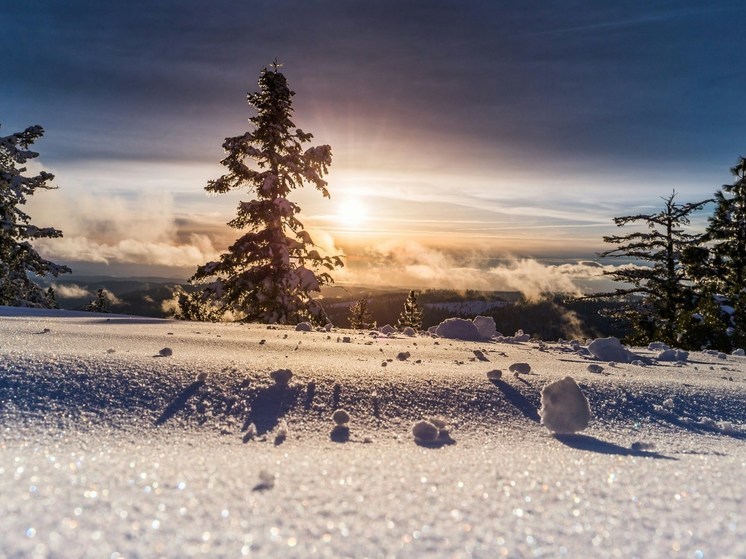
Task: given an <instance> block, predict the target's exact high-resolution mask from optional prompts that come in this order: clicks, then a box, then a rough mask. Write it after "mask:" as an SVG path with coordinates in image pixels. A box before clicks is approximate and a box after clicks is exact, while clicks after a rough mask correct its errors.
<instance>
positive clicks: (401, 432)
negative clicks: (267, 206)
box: [0, 307, 746, 557]
mask: <svg viewBox="0 0 746 559" xmlns="http://www.w3.org/2000/svg"><path fill="white" fill-rule="evenodd" d="M467 322H469V323H470V325H471V326H466V325H465V324H464V323H456V322H451V323H449V324H448V325H445V326H444V325H441V327H439V328H440V333H439V334H437V333H433V334H425V333H415V332H414V331H412V332H408V333H407V334H408V335H405V334H404V333H402V332H399V331H397V330H396V329H393V328H391V329H390V330H387V331H386V332H383V331H379V330H364V331H350V330H337V329H334V328H315V327H311V326H310V325H308V327H303V328H299V329H296V328H295V327H292V326H266V325H258V324H252V325H239V324H211V323H196V322H182V321H168V320H158V319H144V318H139V317H128V316H121V315H98V314H95V313H70V312H63V311H51V310H50V311H42V310H31V309H11V308H7V307H4V308H0V345H1V347H2V348H3V352H2V354H1V355H0V402H1V405H0V418H1V421H2V427H3V431H2V444H0V474H2V475H0V492H1V494H2V495H3V499H2V502H1V504H0V508H1V509H2V510H0V533H2V534H3V537H2V541H0V557H49V556H55V557H103V556H105V557H131V556H140V557H144V556H162V557H196V556H210V557H240V556H256V557H308V556H321V557H343V556H344V557H433V556H435V557H475V556H476V557H499V556H507V557H556V556H568V557H580V556H584V557H590V556H592V557H617V556H621V557H633V556H645V557H743V556H746V543H745V542H746V538H744V535H746V533H745V530H744V525H745V524H744V522H745V519H744V513H743V506H742V502H741V497H740V496H741V495H742V493H743V491H744V489H745V487H744V482H743V479H744V476H743V475H739V474H742V473H743V464H744V462H745V461H746V451H745V450H744V444H743V442H744V438H746V411H745V410H744V407H743V402H744V401H746V384H745V383H746V357H743V355H742V354H736V355H726V354H721V353H718V352H709V353H706V352H689V353H687V352H681V353H677V351H678V350H677V349H676V348H670V347H668V346H665V345H664V344H657V345H656V344H653V345H651V346H650V347H643V348H628V347H625V346H623V345H622V344H620V343H619V342H618V340H614V339H612V338H608V339H600V340H575V341H560V342H552V343H548V342H540V341H535V340H531V337H530V336H529V335H528V334H523V333H522V332H521V333H518V334H517V335H512V336H503V335H501V334H500V333H499V332H494V331H493V329H494V324H490V323H489V321H485V320H479V321H467ZM437 330H438V329H436V331H437ZM474 332H476V333H477V334H474ZM480 332H481V333H482V334H481V335H480ZM464 333H465V334H464ZM456 334H459V335H456ZM462 334H463V335H462ZM464 336H467V337H468V336H472V338H470V340H463V339H457V338H463V337H464Z"/></svg>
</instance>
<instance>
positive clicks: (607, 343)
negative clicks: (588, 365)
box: [588, 336, 644, 363]
mask: <svg viewBox="0 0 746 559" xmlns="http://www.w3.org/2000/svg"><path fill="white" fill-rule="evenodd" d="M588 351H589V352H590V354H591V355H593V356H594V357H595V358H597V359H600V360H601V361H615V362H617V363H618V362H621V363H631V362H633V361H644V359H643V358H641V357H640V356H639V355H636V354H634V353H632V352H631V351H630V350H628V349H627V348H625V347H624V346H623V345H622V343H621V342H620V341H619V340H618V339H617V338H615V337H613V336H612V337H610V338H596V339H595V340H593V341H592V342H591V343H590V344H588Z"/></svg>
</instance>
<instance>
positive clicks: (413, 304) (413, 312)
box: [396, 291, 422, 330]
mask: <svg viewBox="0 0 746 559" xmlns="http://www.w3.org/2000/svg"><path fill="white" fill-rule="evenodd" d="M408 326H409V327H410V328H414V329H415V330H421V329H422V309H421V308H420V306H419V304H418V303H417V292H416V291H410V292H409V295H408V296H407V299H406V300H405V301H404V310H403V311H402V312H401V314H400V315H399V320H398V321H397V323H396V327H397V328H399V330H403V329H404V328H406V327H408Z"/></svg>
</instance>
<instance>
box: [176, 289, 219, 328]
mask: <svg viewBox="0 0 746 559" xmlns="http://www.w3.org/2000/svg"><path fill="white" fill-rule="evenodd" d="M173 293H174V297H175V298H176V304H177V310H176V312H175V314H174V318H176V319H178V320H196V321H199V322H220V318H221V315H220V312H219V311H218V309H217V308H215V306H214V305H212V304H211V303H210V302H209V301H204V300H203V299H202V294H201V292H187V291H185V290H184V289H183V288H182V287H181V286H176V287H175V288H174V292H173Z"/></svg>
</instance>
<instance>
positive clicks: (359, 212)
mask: <svg viewBox="0 0 746 559" xmlns="http://www.w3.org/2000/svg"><path fill="white" fill-rule="evenodd" d="M367 217H368V212H367V210H366V209H365V204H363V202H362V201H361V200H360V199H359V198H348V199H347V200H344V201H343V202H342V203H341V204H340V205H339V209H338V210H337V219H338V220H339V222H340V223H341V224H342V225H344V226H345V227H348V228H350V229H354V228H356V227H361V226H362V225H363V223H364V222H365V220H366V218H367Z"/></svg>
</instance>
